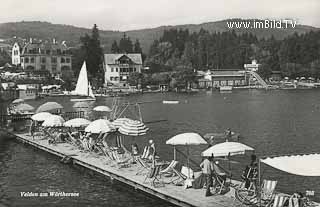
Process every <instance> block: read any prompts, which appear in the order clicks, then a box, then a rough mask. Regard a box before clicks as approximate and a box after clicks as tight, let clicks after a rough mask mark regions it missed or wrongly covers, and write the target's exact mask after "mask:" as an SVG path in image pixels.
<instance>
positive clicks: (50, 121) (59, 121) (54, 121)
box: [42, 115, 64, 127]
mask: <svg viewBox="0 0 320 207" xmlns="http://www.w3.org/2000/svg"><path fill="white" fill-rule="evenodd" d="M63 123H64V119H63V118H62V117H61V116H59V115H51V116H49V117H48V118H47V119H45V120H44V122H43V123H42V126H44V127H61V126H63Z"/></svg>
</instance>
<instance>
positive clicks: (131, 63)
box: [103, 53, 143, 87]
mask: <svg viewBox="0 0 320 207" xmlns="http://www.w3.org/2000/svg"><path fill="white" fill-rule="evenodd" d="M142 64H143V63H142V56H141V54H139V53H130V54H104V64H103V68H104V72H105V85H107V86H111V85H113V86H117V87H128V86H129V85H128V83H127V80H128V77H129V75H130V73H133V72H138V73H141V70H142V67H143V66H142Z"/></svg>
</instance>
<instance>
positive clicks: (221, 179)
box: [213, 164, 231, 194]
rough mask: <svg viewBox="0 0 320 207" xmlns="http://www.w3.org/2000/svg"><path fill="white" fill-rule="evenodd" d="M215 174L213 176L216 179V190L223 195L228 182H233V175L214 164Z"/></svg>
mask: <svg viewBox="0 0 320 207" xmlns="http://www.w3.org/2000/svg"><path fill="white" fill-rule="evenodd" d="M213 168H214V173H213V176H214V177H215V181H216V182H217V183H216V187H215V190H216V191H217V192H218V193H219V194H221V193H222V190H223V189H226V188H227V185H226V181H227V179H230V180H231V173H228V172H226V171H224V170H223V169H222V168H221V167H220V166H218V165H216V164H214V165H213Z"/></svg>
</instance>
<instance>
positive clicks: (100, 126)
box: [85, 119, 116, 134]
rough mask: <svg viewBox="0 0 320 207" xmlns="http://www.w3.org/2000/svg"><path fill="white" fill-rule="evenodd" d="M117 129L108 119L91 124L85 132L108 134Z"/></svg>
mask: <svg viewBox="0 0 320 207" xmlns="http://www.w3.org/2000/svg"><path fill="white" fill-rule="evenodd" d="M115 130H116V128H115V127H114V126H113V125H112V123H111V122H110V121H108V120H106V119H98V120H95V121H93V122H91V123H90V124H89V125H88V126H87V127H86V128H85V132H90V133H94V134H99V133H100V132H102V133H108V132H113V131H115Z"/></svg>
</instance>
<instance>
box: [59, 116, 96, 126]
mask: <svg viewBox="0 0 320 207" xmlns="http://www.w3.org/2000/svg"><path fill="white" fill-rule="evenodd" d="M90 123H91V121H89V120H87V119H83V118H75V119H70V120H69V121H66V122H65V123H64V124H63V125H64V126H65V127H86V126H88V125H89V124H90Z"/></svg>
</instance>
